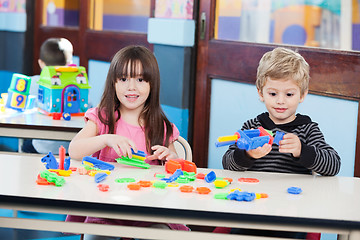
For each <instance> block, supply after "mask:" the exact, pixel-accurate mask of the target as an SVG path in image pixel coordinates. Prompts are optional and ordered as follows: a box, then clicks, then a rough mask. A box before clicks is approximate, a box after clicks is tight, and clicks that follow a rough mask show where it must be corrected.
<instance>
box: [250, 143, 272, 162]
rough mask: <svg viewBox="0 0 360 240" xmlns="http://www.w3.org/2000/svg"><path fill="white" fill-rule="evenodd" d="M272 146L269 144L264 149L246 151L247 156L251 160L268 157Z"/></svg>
mask: <svg viewBox="0 0 360 240" xmlns="http://www.w3.org/2000/svg"><path fill="white" fill-rule="evenodd" d="M271 148H272V147H271V145H270V144H268V143H265V144H264V145H263V146H262V147H258V148H256V149H251V150H249V151H246V153H247V155H248V156H249V157H251V158H255V159H258V158H262V157H263V156H265V155H267V154H268V153H269V152H270V151H271Z"/></svg>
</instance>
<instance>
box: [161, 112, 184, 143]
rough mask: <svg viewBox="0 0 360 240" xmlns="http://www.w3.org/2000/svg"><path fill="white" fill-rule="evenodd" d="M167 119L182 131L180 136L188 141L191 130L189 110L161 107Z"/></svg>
mask: <svg viewBox="0 0 360 240" xmlns="http://www.w3.org/2000/svg"><path fill="white" fill-rule="evenodd" d="M161 107H162V109H163V110H164V112H165V115H166V117H167V118H168V119H169V121H170V122H172V123H174V124H175V126H176V127H177V128H178V129H179V131H180V136H182V137H183V138H185V139H186V140H187V138H188V129H189V110H188V109H181V108H176V107H172V106H167V105H161Z"/></svg>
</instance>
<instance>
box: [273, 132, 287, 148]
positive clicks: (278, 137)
mask: <svg viewBox="0 0 360 240" xmlns="http://www.w3.org/2000/svg"><path fill="white" fill-rule="evenodd" d="M285 134H286V133H284V132H280V131H277V132H276V135H275V137H274V143H275V144H276V145H280V141H281V140H282V139H283V137H284V135H285Z"/></svg>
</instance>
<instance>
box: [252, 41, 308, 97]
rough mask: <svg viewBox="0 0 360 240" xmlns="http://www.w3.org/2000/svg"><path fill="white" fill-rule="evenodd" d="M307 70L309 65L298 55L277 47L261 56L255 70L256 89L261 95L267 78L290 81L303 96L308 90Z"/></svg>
mask: <svg viewBox="0 0 360 240" xmlns="http://www.w3.org/2000/svg"><path fill="white" fill-rule="evenodd" d="M309 70H310V67H309V64H308V63H307V62H306V61H305V59H304V58H303V57H302V56H301V55H300V54H299V53H297V52H294V51H293V50H290V49H287V48H283V47H278V48H275V49H274V50H272V51H270V52H267V53H265V54H264V55H263V56H262V58H261V60H260V62H259V66H258V68H257V78H256V87H257V89H258V90H259V91H260V92H261V93H262V90H263V87H264V85H265V83H266V80H267V79H268V78H271V79H272V80H276V79H292V80H293V81H295V82H296V84H297V85H298V86H299V88H300V94H301V96H303V95H304V93H305V92H306V91H307V90H308V88H309V78H310V76H309Z"/></svg>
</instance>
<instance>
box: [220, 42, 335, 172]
mask: <svg viewBox="0 0 360 240" xmlns="http://www.w3.org/2000/svg"><path fill="white" fill-rule="evenodd" d="M256 87H257V90H258V94H259V97H260V100H261V101H262V102H264V103H265V106H266V109H267V111H268V112H266V113H262V114H260V115H258V116H257V117H256V118H254V119H250V120H248V121H246V122H245V123H244V125H243V127H242V129H243V130H244V129H255V128H258V127H260V126H262V127H263V128H265V129H267V130H270V131H272V132H274V133H275V132H276V131H278V130H280V131H283V132H285V133H286V134H285V135H284V137H283V140H281V141H280V146H277V145H275V144H274V145H272V146H270V144H265V145H264V146H262V147H259V148H257V149H253V150H249V151H245V150H242V149H239V148H237V146H236V145H231V146H230V147H229V149H228V150H227V151H226V153H225V154H224V156H223V160H222V164H223V167H224V169H229V170H233V171H245V170H250V171H264V172H282V173H302V174H311V173H312V171H314V172H316V173H318V174H321V175H325V176H334V175H336V174H337V173H338V172H339V170H340V157H339V155H338V154H337V152H336V151H335V150H334V149H333V148H332V147H331V146H330V145H328V144H327V143H326V142H325V139H324V136H323V134H322V132H321V131H320V129H319V127H318V124H317V123H315V122H312V121H311V119H310V117H308V116H305V115H301V114H296V109H297V107H298V105H299V103H301V102H303V101H304V99H305V97H306V95H307V93H308V88H309V65H308V63H307V62H306V61H305V59H304V58H303V57H302V56H301V55H300V54H298V53H296V52H294V51H292V50H290V49H286V48H282V47H278V48H275V49H274V50H272V51H270V52H267V53H265V54H264V56H263V57H262V58H261V60H260V62H259V66H258V69H257V79H256Z"/></svg>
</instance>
